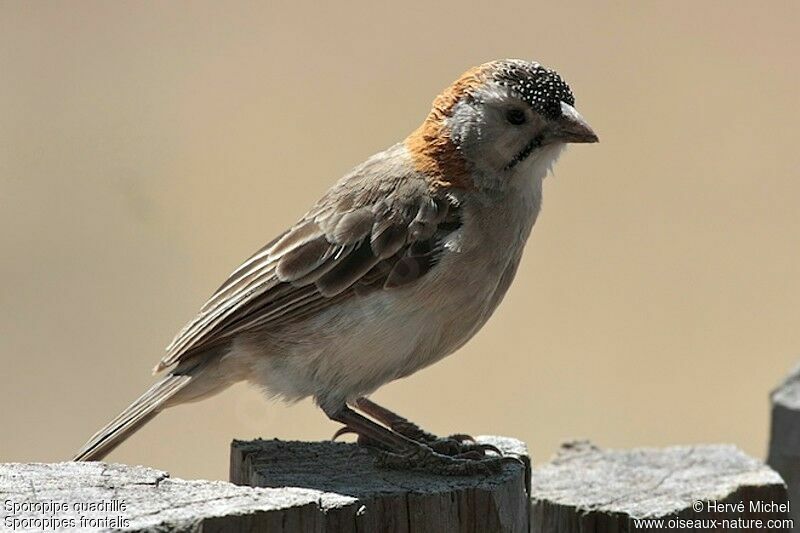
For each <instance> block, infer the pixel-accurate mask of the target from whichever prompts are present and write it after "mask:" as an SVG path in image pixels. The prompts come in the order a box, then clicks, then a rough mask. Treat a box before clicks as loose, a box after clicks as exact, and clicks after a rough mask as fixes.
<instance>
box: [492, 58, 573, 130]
mask: <svg viewBox="0 0 800 533" xmlns="http://www.w3.org/2000/svg"><path fill="white" fill-rule="evenodd" d="M492 67H493V69H492V70H493V71H494V73H493V76H492V78H493V79H494V80H495V81H496V82H497V83H499V84H500V85H504V86H506V87H508V88H509V89H511V90H512V91H513V92H514V93H515V94H516V95H517V96H518V97H519V98H521V99H522V100H523V101H524V102H527V103H528V104H529V105H530V106H531V107H532V108H533V109H534V110H536V111H537V112H539V113H541V114H542V115H544V116H546V117H548V118H557V117H559V116H560V115H561V102H565V103H567V104H569V105H574V104H575V97H574V96H572V91H571V90H570V88H569V85H567V84H566V82H565V81H564V80H562V79H561V76H559V75H558V73H557V72H556V71H554V70H550V69H548V68H545V67H543V66H542V65H540V64H538V63H533V62H530V61H523V60H521V59H506V60H502V61H497V62H496V63H495V64H494V65H492Z"/></svg>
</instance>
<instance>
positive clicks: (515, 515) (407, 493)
mask: <svg viewBox="0 0 800 533" xmlns="http://www.w3.org/2000/svg"><path fill="white" fill-rule="evenodd" d="M478 440H479V442H487V443H491V444H494V445H495V446H497V447H498V448H500V449H501V450H503V452H504V453H505V454H506V455H513V456H516V457H519V458H521V459H522V460H523V463H524V465H525V466H523V464H508V465H505V466H504V467H503V470H502V472H500V473H498V474H494V475H490V476H465V477H447V476H438V475H430V474H425V473H420V472H401V471H391V470H380V469H377V468H376V467H375V466H374V461H373V459H372V457H371V456H370V455H369V452H367V451H366V450H364V449H363V448H361V447H359V446H356V445H354V444H346V443H338V442H281V441H277V440H271V441H263V440H257V441H250V442H242V441H234V442H233V444H232V446H231V481H233V482H234V483H237V484H241V485H249V486H252V487H284V486H292V487H298V488H306V489H313V490H315V491H319V492H320V493H321V494H336V495H338V496H339V497H345V498H347V500H348V501H346V502H344V503H343V504H342V505H337V506H335V507H331V506H327V507H326V506H325V505H323V504H320V505H317V506H314V507H312V508H309V509H307V516H308V520H309V521H311V520H313V521H314V523H317V524H320V525H321V527H322V529H320V530H319V531H329V532H336V533H339V532H342V533H349V532H353V533H355V532H373V531H374V532H384V531H391V532H436V533H440V532H441V533H445V532H453V533H459V532H476V533H482V532H486V533H491V532H519V533H524V532H527V531H528V529H529V516H528V514H529V500H528V487H529V480H530V461H529V459H528V456H527V450H526V448H525V445H524V444H523V443H522V442H520V441H517V440H514V439H509V438H502V437H479V438H478ZM298 531H299V530H298ZM303 531H312V530H310V529H304V530H303ZM313 531H317V530H313Z"/></svg>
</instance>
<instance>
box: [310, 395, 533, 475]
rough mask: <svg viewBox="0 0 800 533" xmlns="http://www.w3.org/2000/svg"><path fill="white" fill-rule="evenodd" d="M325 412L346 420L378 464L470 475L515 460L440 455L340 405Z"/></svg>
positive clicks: (402, 468) (394, 467)
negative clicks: (375, 455) (371, 450)
mask: <svg viewBox="0 0 800 533" xmlns="http://www.w3.org/2000/svg"><path fill="white" fill-rule="evenodd" d="M326 414H327V415H328V417H329V418H330V419H331V420H335V421H337V422H341V423H342V424H345V426H346V427H347V429H348V430H349V431H351V432H353V433H356V434H357V435H358V436H359V439H358V440H359V444H362V445H365V446H368V447H370V448H372V449H373V450H374V451H375V453H376V454H377V462H378V466H382V467H385V468H391V469H395V470H420V471H423V472H430V473H434V474H442V475H451V476H458V475H473V474H490V473H494V472H499V471H500V469H501V468H502V466H503V465H504V464H506V463H512V462H514V463H516V462H518V459H516V458H511V457H482V456H481V457H474V456H473V455H470V454H464V455H463V456H462V455H454V456H451V455H443V454H441V453H437V452H436V451H434V450H433V449H432V448H431V447H430V446H428V445H426V444H423V443H421V442H417V441H414V440H412V439H409V438H407V437H404V436H403V435H400V434H399V433H395V432H394V431H392V430H391V429H388V428H386V427H384V426H382V425H380V424H378V423H377V422H374V421H372V420H370V419H369V418H367V417H365V416H363V415H360V414H358V413H356V412H355V411H353V410H352V409H350V408H349V407H347V406H346V405H345V406H342V407H341V408H339V409H338V410H336V411H333V412H328V411H326Z"/></svg>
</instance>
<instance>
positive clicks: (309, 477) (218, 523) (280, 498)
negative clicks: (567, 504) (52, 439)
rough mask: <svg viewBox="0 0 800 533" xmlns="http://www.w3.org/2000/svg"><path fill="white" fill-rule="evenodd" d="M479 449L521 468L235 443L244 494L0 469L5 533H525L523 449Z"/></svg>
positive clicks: (115, 474) (207, 485)
mask: <svg viewBox="0 0 800 533" xmlns="http://www.w3.org/2000/svg"><path fill="white" fill-rule="evenodd" d="M483 442H491V443H492V444H494V445H496V446H497V447H499V448H501V449H502V450H503V451H504V452H506V453H507V454H514V455H517V456H519V457H520V458H522V459H523V462H522V463H515V464H508V465H505V466H504V467H503V470H502V472H500V473H498V474H494V475H489V476H469V477H445V476H431V475H426V474H421V473H415V472H396V471H387V470H378V469H375V467H374V466H373V461H372V458H371V457H370V456H369V454H368V452H366V451H365V450H363V449H362V448H359V447H358V446H356V445H355V444H345V443H332V442H321V443H314V442H310V443H309V442H280V441H253V442H234V443H233V446H232V456H231V467H232V475H233V479H234V480H235V481H237V483H240V484H239V485H237V484H233V483H227V482H222V481H202V480H199V481H186V480H182V479H174V478H171V477H169V475H168V474H167V473H166V472H163V471H160V470H155V469H152V468H147V467H143V466H127V465H119V464H108V463H72V462H66V463H24V464H23V463H0V530H1V531H12V530H13V531H43V530H49V531H53V530H67V531H109V530H125V531H142V532H144V531H150V532H152V531H187V532H189V531H191V532H197V531H203V532H209V531H213V532H240V531H248V532H252V531H258V532H260V531H265V532H269V533H305V532H311V533H340V532H356V531H357V532H359V533H368V532H385V531H391V532H409V533H410V532H436V533H439V532H441V533H446V532H462V531H463V532H467V531H468V532H474V533H479V532H480V533H482V532H489V533H491V532H515V533H524V532H527V531H528V524H529V520H528V519H529V511H530V509H529V500H528V490H527V489H528V487H529V485H528V481H529V479H530V463H529V461H528V459H527V452H526V450H525V446H524V444H522V443H521V442H519V441H516V440H513V439H505V438H499V437H487V438H484V439H483ZM241 484H250V485H261V486H262V487H247V486H241ZM264 487H275V488H264Z"/></svg>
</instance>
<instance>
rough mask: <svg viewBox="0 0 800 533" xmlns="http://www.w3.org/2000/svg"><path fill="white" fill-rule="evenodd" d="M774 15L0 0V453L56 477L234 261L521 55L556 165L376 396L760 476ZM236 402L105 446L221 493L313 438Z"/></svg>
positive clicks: (778, 44)
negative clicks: (433, 358)
mask: <svg viewBox="0 0 800 533" xmlns="http://www.w3.org/2000/svg"><path fill="white" fill-rule="evenodd" d="M798 6H800V4H798V3H796V2H783V3H781V2H770V3H768V4H757V3H750V4H749V5H748V4H745V3H733V2H716V3H711V2H702V3H698V2H682V3H673V2H663V3H661V4H656V3H637V2H628V3H623V2H615V3H608V4H605V5H603V4H601V3H599V2H585V3H582V4H581V3H571V4H570V5H568V6H567V5H563V3H555V2H548V3H537V2H531V1H521V2H515V3H502V2H496V3H493V5H491V6H490V5H488V4H485V5H480V6H479V5H468V4H466V3H464V2H438V3H432V2H425V3H419V4H414V5H409V4H408V3H403V4H397V3H394V4H393V7H379V6H376V5H373V4H372V3H363V4H359V5H356V4H350V3H347V4H344V3H336V4H331V5H328V6H325V5H322V6H312V5H310V4H309V5H299V4H295V5H288V4H287V5H284V6H280V5H277V3H274V4H273V3H266V2H263V3H262V2H253V3H249V2H224V3H220V2H190V3H189V2H169V3H168V2H126V3H122V2H113V3H108V2H81V3H63V2H47V3H44V2H37V3H29V2H21V1H19V2H4V3H2V4H1V5H0V73H1V74H0V76H1V77H2V81H0V249H1V250H2V255H0V278H1V279H2V280H3V283H2V286H0V368H2V374H1V375H2V378H1V379H2V387H0V405H2V408H1V409H0V427H2V430H0V461H55V460H61V459H65V458H67V457H69V456H70V455H71V454H72V452H73V451H75V450H76V449H77V448H78V447H79V446H80V445H81V444H83V442H84V440H85V439H86V438H87V437H88V436H90V435H91V434H92V433H93V432H94V431H95V430H96V429H98V428H99V427H100V426H101V425H102V424H104V423H105V422H106V421H107V420H108V419H109V418H110V417H112V416H114V415H116V414H117V412H118V411H119V410H120V409H122V408H123V407H124V406H126V405H127V404H128V402H129V401H130V400H133V398H134V397H135V396H137V395H138V394H139V393H140V392H142V391H143V390H144V389H145V388H146V387H147V386H148V385H149V384H150V383H151V379H152V378H151V377H150V368H151V367H152V366H153V365H154V364H155V363H156V362H157V361H158V360H159V358H160V357H161V355H162V350H163V347H164V346H165V345H166V344H167V343H168V341H169V340H170V339H171V338H172V335H173V334H174V333H175V332H176V331H177V330H178V329H179V328H180V327H181V326H182V325H183V324H184V322H185V321H187V320H189V319H190V318H191V317H192V316H193V315H194V313H195V311H196V310H197V309H198V308H199V306H200V305H201V304H202V303H203V301H204V300H205V298H206V297H207V296H209V295H210V293H211V291H212V290H213V289H215V288H216V287H217V286H218V284H219V283H220V282H221V281H222V280H223V279H224V278H225V277H226V275H227V274H228V273H229V272H230V271H231V270H233V269H234V268H235V267H236V266H237V264H238V262H239V261H241V260H243V259H244V258H245V257H247V256H248V255H249V254H250V253H251V252H253V251H254V250H255V249H257V248H258V247H260V246H261V245H262V244H263V243H264V242H266V241H267V240H269V239H271V238H272V237H273V236H274V235H275V234H276V233H277V232H279V231H280V230H282V229H283V228H284V227H285V226H286V225H287V224H289V223H291V222H293V221H294V220H295V219H296V218H297V217H298V216H300V215H301V214H302V213H303V212H304V210H305V209H306V208H307V207H309V206H310V205H311V204H312V203H313V202H314V201H315V200H316V199H317V197H318V196H319V195H320V194H321V193H322V192H323V191H324V190H325V189H326V188H327V187H328V186H329V185H330V184H331V183H332V182H333V181H334V180H336V179H338V178H339V177H340V176H341V175H342V174H343V173H344V172H346V171H347V170H348V169H349V168H350V167H351V166H353V165H354V164H356V163H358V162H360V161H361V160H363V159H364V158H366V157H367V156H369V155H370V154H372V153H374V152H376V151H379V150H381V149H383V148H385V147H387V146H389V145H390V144H392V143H394V142H396V141H398V140H400V139H401V138H402V137H404V136H405V135H406V134H407V133H408V132H410V131H411V130H412V129H413V128H414V127H415V126H416V125H417V124H418V123H419V122H420V121H421V120H422V119H423V117H424V116H425V114H426V113H427V109H428V106H429V104H430V102H431V100H432V99H433V97H434V96H435V95H436V94H437V93H438V92H439V91H440V90H441V89H442V88H443V87H445V86H446V85H448V84H449V83H450V82H451V81H452V80H453V79H454V78H456V77H457V76H458V75H459V74H460V73H461V72H462V71H463V70H465V69H467V68H468V67H470V66H472V65H475V64H478V63H481V62H484V61H487V60H490V59H494V58H501V57H522V58H530V59H537V60H539V61H541V62H543V63H545V64H547V65H550V66H552V67H555V68H557V69H558V70H559V72H561V74H562V75H563V76H564V77H565V78H566V79H567V80H568V82H569V83H570V84H571V85H572V87H573V90H574V92H575V94H576V98H577V107H578V109H579V110H580V111H581V112H582V113H583V115H584V116H585V117H586V118H587V119H588V120H589V121H590V122H591V124H592V125H593V126H594V128H595V129H596V131H597V132H598V133H599V135H600V137H601V143H600V144H598V145H593V146H578V147H572V148H571V149H570V150H569V151H568V152H567V153H566V154H565V155H564V156H563V157H562V159H561V161H560V163H559V164H558V165H557V168H556V175H555V177H554V178H548V180H547V181H546V182H545V207H544V211H543V213H542V216H541V217H540V219H539V222H538V224H537V226H536V228H535V231H534V235H533V238H532V241H531V243H530V244H529V246H528V248H527V251H526V257H525V260H524V262H523V265H522V267H521V269H520V272H519V274H518V276H517V281H516V283H515V285H514V286H513V287H512V290H511V292H510V295H509V296H508V297H507V299H506V301H505V302H504V304H503V305H502V306H501V308H500V309H499V311H498V312H497V313H496V315H495V316H494V317H493V319H492V320H491V321H490V322H489V324H488V325H487V326H486V327H485V328H484V330H483V331H482V332H481V333H480V334H479V335H478V336H477V337H476V338H475V339H474V340H473V342H471V343H469V344H468V345H467V346H466V347H465V348H464V349H462V350H461V351H460V352H459V353H458V354H456V355H454V356H452V357H450V358H448V359H446V360H445V361H443V362H441V363H439V364H437V365H435V366H434V367H431V368H429V369H427V370H424V371H422V372H421V373H419V374H417V375H415V376H413V377H411V378H409V379H406V380H404V381H401V382H396V383H393V384H391V385H389V386H387V387H385V388H384V389H382V390H380V391H379V392H378V393H377V394H376V396H375V398H376V399H377V400H379V401H382V402H385V403H386V404H387V405H388V406H391V407H394V408H396V409H397V410H398V411H400V412H401V413H403V414H405V415H407V416H408V417H410V418H412V419H413V420H415V421H418V422H419V423H420V424H422V425H423V426H424V427H426V428H428V429H430V430H432V431H435V432H438V433H449V432H455V431H462V432H470V433H474V434H481V433H496V434H505V435H514V436H517V437H520V438H522V439H524V440H526V441H527V442H528V443H529V445H530V446H531V448H532V451H533V453H534V455H535V458H536V460H537V461H544V460H546V459H547V458H548V457H549V456H550V455H551V453H552V452H553V451H554V450H555V448H556V446H557V445H558V443H559V442H560V441H562V440H564V439H567V438H570V437H591V438H592V439H594V440H595V441H596V442H597V443H598V444H600V445H603V446H608V447H628V446H641V445H654V446H662V445H668V444H675V443H695V442H732V443H736V444H738V445H740V446H742V447H743V448H744V449H745V450H746V451H748V452H750V453H752V454H755V455H757V456H763V454H764V451H765V444H766V436H767V426H768V403H767V393H768V391H769V389H770V388H771V387H773V386H774V385H775V384H776V383H777V382H778V381H779V380H780V379H781V378H782V377H783V376H784V374H785V373H786V372H787V371H788V370H789V368H790V367H791V366H792V365H793V363H794V362H795V360H796V359H797V357H798V355H800V327H798V318H799V317H800V279H799V277H798V273H799V272H800V212H798V208H797V203H798V198H800V155H798V154H800V150H798V147H797V142H798V139H799V137H798V134H797V132H798V127H799V125H800V106H799V105H798V92H799V91H798V89H800V59H798V54H797V50H798V38H797V21H798V20H799V19H800V7H798ZM335 429H336V426H335V425H334V424H333V423H331V422H328V421H327V420H326V418H325V417H324V415H323V414H322V413H321V412H320V411H318V410H317V409H316V408H314V407H313V405H311V403H310V402H303V403H301V404H299V405H296V406H292V407H285V406H283V405H279V404H274V403H268V402H266V401H264V400H263V399H262V398H261V396H260V395H259V393H258V392H256V391H254V390H250V389H248V388H246V387H244V386H242V387H238V388H233V389H231V390H229V391H228V392H227V393H225V394H224V395H222V396H219V397H216V398H213V399H211V400H207V401H205V402H202V403H199V404H194V405H191V406H187V407H179V408H176V409H174V410H171V411H168V412H165V413H164V414H162V415H161V416H160V417H158V418H157V419H156V420H155V421H154V422H152V423H151V424H150V425H148V426H147V427H146V428H145V429H143V430H142V431H141V432H140V433H139V434H137V435H136V436H135V437H134V438H133V439H132V440H130V441H129V442H128V443H127V444H126V445H124V446H123V447H121V448H120V449H119V450H118V451H117V452H116V453H114V454H113V455H112V456H111V459H112V460H115V461H120V462H128V463H141V464H148V465H154V466H158V467H161V468H164V469H167V470H169V471H171V472H172V473H173V474H174V475H179V476H184V477H210V478H221V479H224V478H226V476H227V468H228V443H229V441H230V440H231V439H232V438H234V437H236V438H251V437H255V436H263V437H266V438H270V437H281V438H285V439H323V438H328V437H329V436H330V435H331V434H332V433H333V432H334V431H335Z"/></svg>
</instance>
